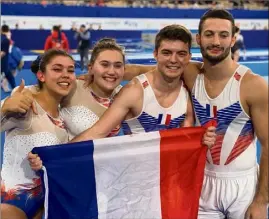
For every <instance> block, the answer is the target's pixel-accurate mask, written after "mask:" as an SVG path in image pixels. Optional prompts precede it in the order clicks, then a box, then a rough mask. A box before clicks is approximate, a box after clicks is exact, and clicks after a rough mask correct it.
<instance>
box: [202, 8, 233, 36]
mask: <svg viewBox="0 0 269 219" xmlns="http://www.w3.org/2000/svg"><path fill="white" fill-rule="evenodd" d="M210 18H219V19H224V20H228V21H230V22H231V24H232V36H234V34H235V23H234V18H233V15H232V14H231V13H230V12H229V11H227V10H225V9H210V10H208V11H207V12H206V13H204V15H203V16H202V17H201V19H200V22H199V28H198V32H199V34H200V35H201V33H202V29H203V24H204V22H205V21H206V20H207V19H210Z"/></svg>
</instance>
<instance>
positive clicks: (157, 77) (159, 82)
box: [150, 69, 180, 92]
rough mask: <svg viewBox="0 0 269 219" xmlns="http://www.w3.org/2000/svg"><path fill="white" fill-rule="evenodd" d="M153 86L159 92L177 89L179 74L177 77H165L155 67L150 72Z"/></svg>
mask: <svg viewBox="0 0 269 219" xmlns="http://www.w3.org/2000/svg"><path fill="white" fill-rule="evenodd" d="M150 74H151V76H152V82H153V86H154V88H156V89H157V90H158V91H161V92H171V91H174V90H175V89H178V88H179V87H180V86H179V85H180V76H179V77H177V78H173V79H171V78H167V77H165V76H164V75H163V74H162V73H160V72H159V71H158V69H155V70H154V71H152V72H151V73H150Z"/></svg>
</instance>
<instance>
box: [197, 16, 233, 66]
mask: <svg viewBox="0 0 269 219" xmlns="http://www.w3.org/2000/svg"><path fill="white" fill-rule="evenodd" d="M232 30H233V27H232V23H231V21H229V20H226V19H219V18H209V19H206V20H205V21H204V23H203V26H202V30H201V33H200V34H198V35H197V36H196V40H197V43H198V44H199V45H200V48H201V53H202V55H203V58H204V59H206V60H208V61H209V62H211V63H213V64H217V63H219V62H221V61H223V60H224V59H226V58H227V57H228V56H229V55H230V51H231V47H232V46H233V45H234V43H235V37H234V36H232Z"/></svg>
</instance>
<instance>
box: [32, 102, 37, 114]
mask: <svg viewBox="0 0 269 219" xmlns="http://www.w3.org/2000/svg"><path fill="white" fill-rule="evenodd" d="M31 108H32V110H33V112H34V114H36V115H38V112H37V108H36V105H35V104H34V102H32V104H31Z"/></svg>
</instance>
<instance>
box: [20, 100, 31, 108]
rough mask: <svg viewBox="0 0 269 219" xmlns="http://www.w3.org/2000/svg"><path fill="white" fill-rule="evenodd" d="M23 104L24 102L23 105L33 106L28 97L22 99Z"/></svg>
mask: <svg viewBox="0 0 269 219" xmlns="http://www.w3.org/2000/svg"><path fill="white" fill-rule="evenodd" d="M20 103H21V104H23V105H26V106H27V107H28V108H30V107H31V104H32V103H31V102H30V101H29V100H27V99H23V100H21V102H20Z"/></svg>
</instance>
